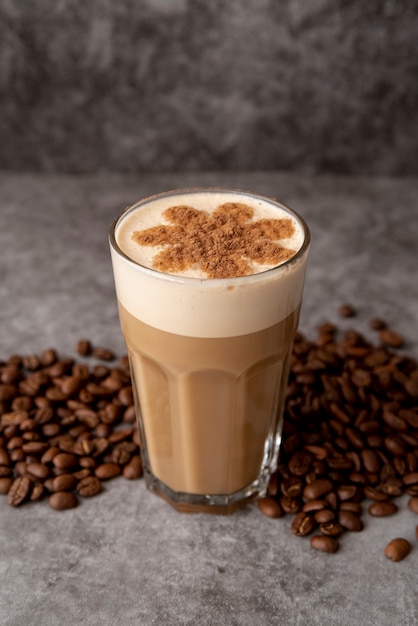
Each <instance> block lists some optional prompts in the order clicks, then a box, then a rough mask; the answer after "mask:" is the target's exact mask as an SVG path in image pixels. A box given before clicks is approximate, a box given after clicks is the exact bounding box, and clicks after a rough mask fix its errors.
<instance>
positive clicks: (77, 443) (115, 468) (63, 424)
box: [0, 340, 142, 510]
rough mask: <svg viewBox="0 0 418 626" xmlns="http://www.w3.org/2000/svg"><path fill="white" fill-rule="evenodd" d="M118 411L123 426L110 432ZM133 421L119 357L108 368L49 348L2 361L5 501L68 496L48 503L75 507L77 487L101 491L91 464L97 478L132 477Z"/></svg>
mask: <svg viewBox="0 0 418 626" xmlns="http://www.w3.org/2000/svg"><path fill="white" fill-rule="evenodd" d="M77 352H78V353H79V354H82V356H94V357H95V358H102V359H104V360H110V359H111V358H112V359H113V358H114V355H113V353H112V352H111V351H109V350H106V349H105V348H99V349H98V350H97V349H94V348H93V346H92V344H91V342H89V341H88V340H82V341H80V342H79V343H78V345H77ZM94 352H95V354H93V353H94ZM125 415H126V416H127V417H128V420H127V421H126V422H125V424H126V426H127V428H124V429H123V430H120V431H119V430H118V432H116V431H115V428H116V427H117V428H119V426H120V424H121V423H123V422H124V421H125ZM134 421H135V410H134V407H133V396H132V388H131V385H130V373H129V363H128V360H127V359H126V358H124V359H121V360H120V366H119V367H113V368H109V367H107V366H104V365H100V366H98V365H94V366H93V367H91V368H89V367H88V366H87V365H86V364H84V363H76V362H75V360H74V359H72V358H64V359H62V358H60V357H59V356H58V355H57V352H56V351H55V350H54V349H52V348H50V349H48V350H45V351H44V352H43V353H42V354H41V356H40V357H37V356H36V355H28V356H25V357H23V358H20V357H19V358H18V357H16V358H14V357H13V358H9V359H8V360H7V361H6V362H5V363H3V364H2V363H0V493H2V494H5V495H6V494H7V495H8V501H9V503H10V504H11V505H12V506H20V505H21V504H24V503H25V502H26V501H29V500H30V501H32V502H33V501H37V500H41V499H42V498H43V497H44V496H45V494H47V493H48V494H54V495H55V494H62V493H67V494H70V496H69V497H68V496H65V495H64V496H62V495H60V496H55V497H54V498H52V500H51V506H52V508H57V509H59V510H64V509H65V508H69V507H72V506H74V498H73V496H74V497H75V498H77V495H76V492H78V493H80V494H81V493H83V495H85V496H86V495H90V496H92V495H96V494H98V493H100V491H101V483H100V480H99V479H97V478H96V477H94V476H92V475H91V474H92V472H94V471H95V470H96V468H98V467H101V468H102V469H100V470H99V473H100V472H104V473H105V474H106V478H104V479H110V478H112V477H114V476H116V475H119V474H121V473H123V475H124V476H125V477H126V478H128V479H130V480H131V479H134V478H139V477H140V476H142V464H141V458H140V456H139V449H138V438H137V434H136V430H134V429H133V427H132V424H133V423H134ZM109 463H110V464H111V465H110V466H109ZM103 467H104V468H105V469H103ZM106 468H107V469H106ZM86 479H88V480H86ZM83 481H85V482H83ZM80 485H81V487H80Z"/></svg>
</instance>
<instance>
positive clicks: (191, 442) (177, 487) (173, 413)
mask: <svg viewBox="0 0 418 626" xmlns="http://www.w3.org/2000/svg"><path fill="white" fill-rule="evenodd" d="M119 312H120V319H121V325H122V330H123V334H124V336H125V338H126V341H127V345H128V349H129V355H130V361H131V367H132V370H133V372H134V381H135V385H137V386H138V388H139V389H140V390H141V397H140V401H139V404H140V407H141V413H142V418H143V429H144V432H143V437H145V440H146V443H147V450H148V456H149V460H150V466H151V470H152V472H153V474H154V475H155V476H156V477H157V478H158V479H159V480H161V481H162V482H163V483H164V484H165V485H167V486H168V487H169V488H170V489H171V490H173V491H175V492H186V493H193V494H206V493H208V494H233V493H235V492H237V491H239V490H241V489H244V488H245V487H246V486H247V485H250V484H251V483H253V482H254V481H255V480H256V479H257V477H258V475H259V472H260V467H261V466H262V462H263V456H264V455H265V454H266V452H267V453H268V451H266V449H265V444H266V443H267V446H270V448H271V450H270V452H271V453H272V452H273V449H274V448H275V446H276V441H275V436H276V431H277V426H278V420H279V419H280V416H281V409H282V406H283V402H284V392H285V386H286V381H287V376H288V368H289V356H290V351H291V347H292V341H293V336H294V333H295V331H296V327H297V323H298V315H297V312H295V313H294V314H292V315H290V316H288V317H287V318H286V319H284V320H282V321H281V322H280V323H279V324H276V325H275V326H273V327H271V328H267V329H265V330H262V331H258V332H256V333H252V334H250V335H244V336H241V337H230V338H220V339H207V338H203V339H199V338H194V337H183V336H179V335H173V334H170V333H166V332H164V331H160V330H158V329H155V328H152V327H150V326H147V325H146V324H143V323H142V322H140V321H139V320H137V319H136V318H134V317H133V316H132V315H131V314H130V313H128V311H126V310H125V309H124V308H123V306H121V305H120V310H119Z"/></svg>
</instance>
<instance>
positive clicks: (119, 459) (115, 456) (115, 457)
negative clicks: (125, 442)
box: [112, 448, 131, 465]
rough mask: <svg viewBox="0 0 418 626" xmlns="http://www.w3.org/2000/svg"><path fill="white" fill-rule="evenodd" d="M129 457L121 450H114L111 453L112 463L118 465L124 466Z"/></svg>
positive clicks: (127, 453)
mask: <svg viewBox="0 0 418 626" xmlns="http://www.w3.org/2000/svg"><path fill="white" fill-rule="evenodd" d="M130 458H131V455H130V454H129V452H127V451H126V450H124V449H123V448H114V450H113V452H112V461H113V462H114V463H117V464H118V465H126V464H127V463H128V462H129V459H130Z"/></svg>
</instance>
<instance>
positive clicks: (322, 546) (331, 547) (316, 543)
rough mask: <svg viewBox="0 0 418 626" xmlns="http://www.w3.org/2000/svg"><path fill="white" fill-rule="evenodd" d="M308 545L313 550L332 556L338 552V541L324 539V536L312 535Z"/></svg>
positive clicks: (330, 538)
mask: <svg viewBox="0 0 418 626" xmlns="http://www.w3.org/2000/svg"><path fill="white" fill-rule="evenodd" d="M310 544H311V546H312V548H315V550H319V551H320V552H327V553H328V554H332V553H334V552H337V550H338V547H339V545H338V541H337V540H336V539H333V538H332V537H325V536H324V535H313V537H311V539H310Z"/></svg>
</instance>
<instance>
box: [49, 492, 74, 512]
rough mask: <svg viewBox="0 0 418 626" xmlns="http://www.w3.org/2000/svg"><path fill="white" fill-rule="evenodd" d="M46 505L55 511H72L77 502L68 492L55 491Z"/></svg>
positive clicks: (72, 494)
mask: <svg viewBox="0 0 418 626" xmlns="http://www.w3.org/2000/svg"><path fill="white" fill-rule="evenodd" d="M48 504H49V506H50V507H51V509H55V510H56V511H66V510H67V509H74V508H75V507H76V506H77V505H78V500H77V496H76V495H74V493H72V492H70V491H56V492H55V493H53V494H52V495H51V496H50V497H49V500H48Z"/></svg>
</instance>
